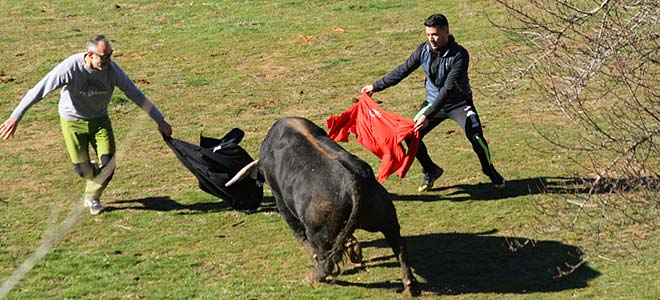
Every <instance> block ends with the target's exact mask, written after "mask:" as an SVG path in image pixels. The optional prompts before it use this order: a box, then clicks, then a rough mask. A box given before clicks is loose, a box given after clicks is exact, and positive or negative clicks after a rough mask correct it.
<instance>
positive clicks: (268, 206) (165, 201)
mask: <svg viewBox="0 0 660 300" xmlns="http://www.w3.org/2000/svg"><path fill="white" fill-rule="evenodd" d="M271 198H272V197H264V200H263V201H262V203H261V205H260V206H259V208H258V209H257V211H256V213H260V212H268V211H277V208H276V207H275V206H274V203H275V202H274V200H273V199H271ZM114 204H120V205H122V206H106V207H105V209H104V211H105V212H106V213H107V212H111V211H115V210H155V211H180V212H179V213H180V214H196V213H210V212H221V211H231V210H233V208H231V206H230V205H229V203H227V202H225V201H222V200H220V201H217V202H202V203H193V204H181V203H179V202H176V201H174V200H172V199H171V198H170V197H167V196H163V197H147V198H143V199H135V200H118V201H114V202H111V203H110V205H114Z"/></svg>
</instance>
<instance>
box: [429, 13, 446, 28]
mask: <svg viewBox="0 0 660 300" xmlns="http://www.w3.org/2000/svg"><path fill="white" fill-rule="evenodd" d="M424 26H426V27H437V28H443V27H449V21H447V17H445V16H444V15H443V14H434V15H431V16H430V17H429V18H428V19H426V21H425V22H424Z"/></svg>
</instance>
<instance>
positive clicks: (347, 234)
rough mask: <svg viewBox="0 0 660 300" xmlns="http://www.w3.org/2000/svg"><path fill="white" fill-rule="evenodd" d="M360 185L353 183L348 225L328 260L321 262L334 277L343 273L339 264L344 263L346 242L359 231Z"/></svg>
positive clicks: (335, 243) (340, 234) (334, 245)
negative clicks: (329, 269)
mask: <svg viewBox="0 0 660 300" xmlns="http://www.w3.org/2000/svg"><path fill="white" fill-rule="evenodd" d="M358 185H359V184H358V183H357V182H354V183H353V186H352V187H351V191H352V192H351V200H353V201H352V202H353V204H352V207H351V213H350V215H349V216H348V220H347V221H346V224H345V225H344V228H342V230H341V231H340V232H339V234H338V235H337V239H336V240H335V242H334V244H333V246H332V248H331V249H330V252H329V253H328V255H327V256H326V258H325V259H324V260H323V261H321V263H322V264H323V265H326V266H328V267H330V266H331V267H332V270H333V272H332V273H333V275H335V276H337V275H339V273H340V272H341V268H340V266H339V264H340V263H341V262H342V260H343V258H344V254H345V250H346V241H348V240H349V239H350V238H352V235H353V232H354V231H355V229H357V226H358V213H359V207H360V200H361V199H360V187H359V186H358Z"/></svg>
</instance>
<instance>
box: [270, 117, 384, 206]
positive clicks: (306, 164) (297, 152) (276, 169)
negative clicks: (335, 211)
mask: <svg viewBox="0 0 660 300" xmlns="http://www.w3.org/2000/svg"><path fill="white" fill-rule="evenodd" d="M259 161H260V164H261V168H262V172H263V173H264V176H265V177H266V181H267V183H268V184H269V185H270V186H271V189H273V190H274V192H276V193H280V194H281V196H282V197H283V198H285V200H287V201H292V200H293V198H295V197H298V198H300V197H315V198H316V199H323V198H324V196H326V197H325V198H329V199H325V200H327V201H335V202H336V201H340V202H341V201H346V200H350V199H345V198H347V197H350V195H352V194H353V193H355V191H354V189H355V188H359V185H360V184H359V183H360V182H362V181H364V178H373V177H374V176H373V172H372V170H371V167H370V166H369V165H368V164H367V163H365V162H364V161H362V160H360V159H359V158H357V157H355V156H354V155H352V154H351V153H349V152H348V151H346V150H344V149H343V148H342V147H341V146H339V145H338V144H337V143H336V142H334V141H333V140H331V139H330V138H328V136H327V134H326V132H325V131H324V130H323V129H322V128H320V127H319V126H317V125H315V124H314V123H312V122H311V121H309V120H306V119H303V118H297V117H290V118H284V119H280V120H279V121H277V122H276V123H275V124H274V125H273V126H272V127H271V129H270V130H269V132H268V134H267V136H266V139H265V140H264V142H263V143H262V145H261V149H260V153H259ZM374 181H375V180H374ZM356 185H357V186H356ZM332 195H336V197H328V196H332ZM340 204H341V203H340Z"/></svg>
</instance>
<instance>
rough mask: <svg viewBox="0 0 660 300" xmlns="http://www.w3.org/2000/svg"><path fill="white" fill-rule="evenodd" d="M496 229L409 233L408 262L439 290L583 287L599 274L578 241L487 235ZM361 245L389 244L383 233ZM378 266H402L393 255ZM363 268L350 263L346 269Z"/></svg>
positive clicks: (427, 285) (426, 284)
mask: <svg viewBox="0 0 660 300" xmlns="http://www.w3.org/2000/svg"><path fill="white" fill-rule="evenodd" d="M494 232H496V230H493V231H492V232H489V233H485V234H462V233H447V234H426V235H419V236H409V237H406V240H407V242H408V250H409V263H410V265H411V266H412V267H413V269H414V272H415V275H416V276H418V280H420V281H421V282H422V283H421V284H420V286H421V290H422V291H424V292H426V293H431V294H436V295H455V294H470V293H513V294H523V293H531V292H540V293H544V292H558V291H563V290H570V289H579V288H585V287H587V286H588V282H589V281H590V280H592V279H594V278H596V277H598V276H599V275H600V273H599V272H598V271H596V270H594V269H592V268H590V267H589V266H588V264H587V263H584V262H582V261H581V258H580V253H581V251H580V249H578V248H577V247H575V246H571V245H567V244H563V243H560V242H556V241H531V240H529V239H526V238H519V237H501V236H491V235H488V234H490V233H494ZM361 245H362V248H363V250H364V251H365V254H367V255H368V252H369V249H368V248H370V247H382V248H389V245H388V244H387V242H386V241H385V240H383V239H379V240H375V241H367V242H363V243H361ZM578 266H579V267H578ZM377 267H392V268H398V262H397V261H396V259H395V258H394V257H393V256H390V257H387V258H377V259H372V260H371V261H370V262H368V263H367V268H377ZM573 268H575V269H574V270H573ZM361 271H362V270H360V269H351V270H347V271H346V273H349V274H350V273H351V272H361ZM571 271H573V272H571ZM339 279H341V277H340V278H339ZM338 283H339V284H342V285H358V286H364V287H368V288H392V289H398V288H400V285H401V284H400V283H398V282H385V283H370V284H360V283H349V282H346V281H338Z"/></svg>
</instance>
